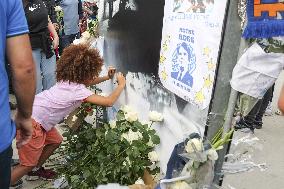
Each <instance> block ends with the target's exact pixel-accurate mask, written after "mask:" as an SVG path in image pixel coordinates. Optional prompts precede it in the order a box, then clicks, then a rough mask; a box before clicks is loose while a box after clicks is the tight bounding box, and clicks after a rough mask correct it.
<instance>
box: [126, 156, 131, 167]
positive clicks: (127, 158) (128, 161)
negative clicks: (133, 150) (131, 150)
mask: <svg viewBox="0 0 284 189" xmlns="http://www.w3.org/2000/svg"><path fill="white" fill-rule="evenodd" d="M125 159H126V162H127V163H128V164H129V165H131V161H130V159H129V157H126V158H125Z"/></svg>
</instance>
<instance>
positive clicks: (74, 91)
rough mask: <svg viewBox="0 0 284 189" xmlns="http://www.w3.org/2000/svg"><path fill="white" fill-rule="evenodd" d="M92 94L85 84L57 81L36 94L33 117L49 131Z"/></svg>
mask: <svg viewBox="0 0 284 189" xmlns="http://www.w3.org/2000/svg"><path fill="white" fill-rule="evenodd" d="M92 94H94V93H93V92H92V91H90V90H89V89H87V88H86V86H85V85H83V84H77V83H69V82H57V83H56V84H55V85H54V86H53V87H51V88H50V89H48V90H45V91H43V92H41V93H39V94H37V95H36V96H35V100H34V105H33V114H32V117H33V119H34V120H35V121H37V122H38V123H40V124H41V125H42V127H43V128H44V129H45V130H46V131H49V130H50V129H52V127H54V126H55V125H56V124H57V123H59V122H60V121H61V120H63V118H64V117H66V116H67V115H69V114H70V113H71V112H72V111H74V110H75V109H76V108H78V107H79V106H80V105H81V103H82V102H83V100H84V99H86V98H88V97H89V96H91V95H92Z"/></svg>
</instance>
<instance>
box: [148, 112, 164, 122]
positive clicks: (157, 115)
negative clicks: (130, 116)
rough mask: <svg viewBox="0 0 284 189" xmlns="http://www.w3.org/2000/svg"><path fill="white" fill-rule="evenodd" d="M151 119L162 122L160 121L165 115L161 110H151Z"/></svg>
mask: <svg viewBox="0 0 284 189" xmlns="http://www.w3.org/2000/svg"><path fill="white" fill-rule="evenodd" d="M149 119H150V121H154V122H160V121H163V119H164V117H163V115H162V114H161V113H159V112H156V111H151V112H149Z"/></svg>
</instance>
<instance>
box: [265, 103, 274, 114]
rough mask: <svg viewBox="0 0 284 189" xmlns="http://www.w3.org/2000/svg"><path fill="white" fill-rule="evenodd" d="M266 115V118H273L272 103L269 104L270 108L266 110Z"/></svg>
mask: <svg viewBox="0 0 284 189" xmlns="http://www.w3.org/2000/svg"><path fill="white" fill-rule="evenodd" d="M264 115H265V116H272V115H273V112H272V105H271V102H269V104H268V106H267V108H266V110H265V113H264Z"/></svg>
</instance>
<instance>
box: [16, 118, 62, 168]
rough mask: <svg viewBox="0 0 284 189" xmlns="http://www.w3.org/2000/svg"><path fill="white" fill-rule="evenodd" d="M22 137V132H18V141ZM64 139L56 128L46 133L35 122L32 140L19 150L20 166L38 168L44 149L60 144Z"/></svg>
mask: <svg viewBox="0 0 284 189" xmlns="http://www.w3.org/2000/svg"><path fill="white" fill-rule="evenodd" d="M19 136H20V131H19V130H18V131H17V139H18V138H19ZM62 140H63V138H62V136H61V135H60V133H59V132H58V131H57V129H56V128H55V127H53V128H52V129H51V130H50V131H45V130H44V128H43V127H42V126H41V125H40V124H39V123H37V122H36V121H35V120H33V134H32V138H31V140H30V141H29V143H27V144H26V145H24V146H22V147H21V148H20V149H18V154H19V158H20V164H21V165H24V166H29V167H30V166H31V167H32V166H36V165H37V163H38V160H39V158H40V156H41V153H42V150H43V147H44V146H45V145H47V144H60V143H61V142H62Z"/></svg>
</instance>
